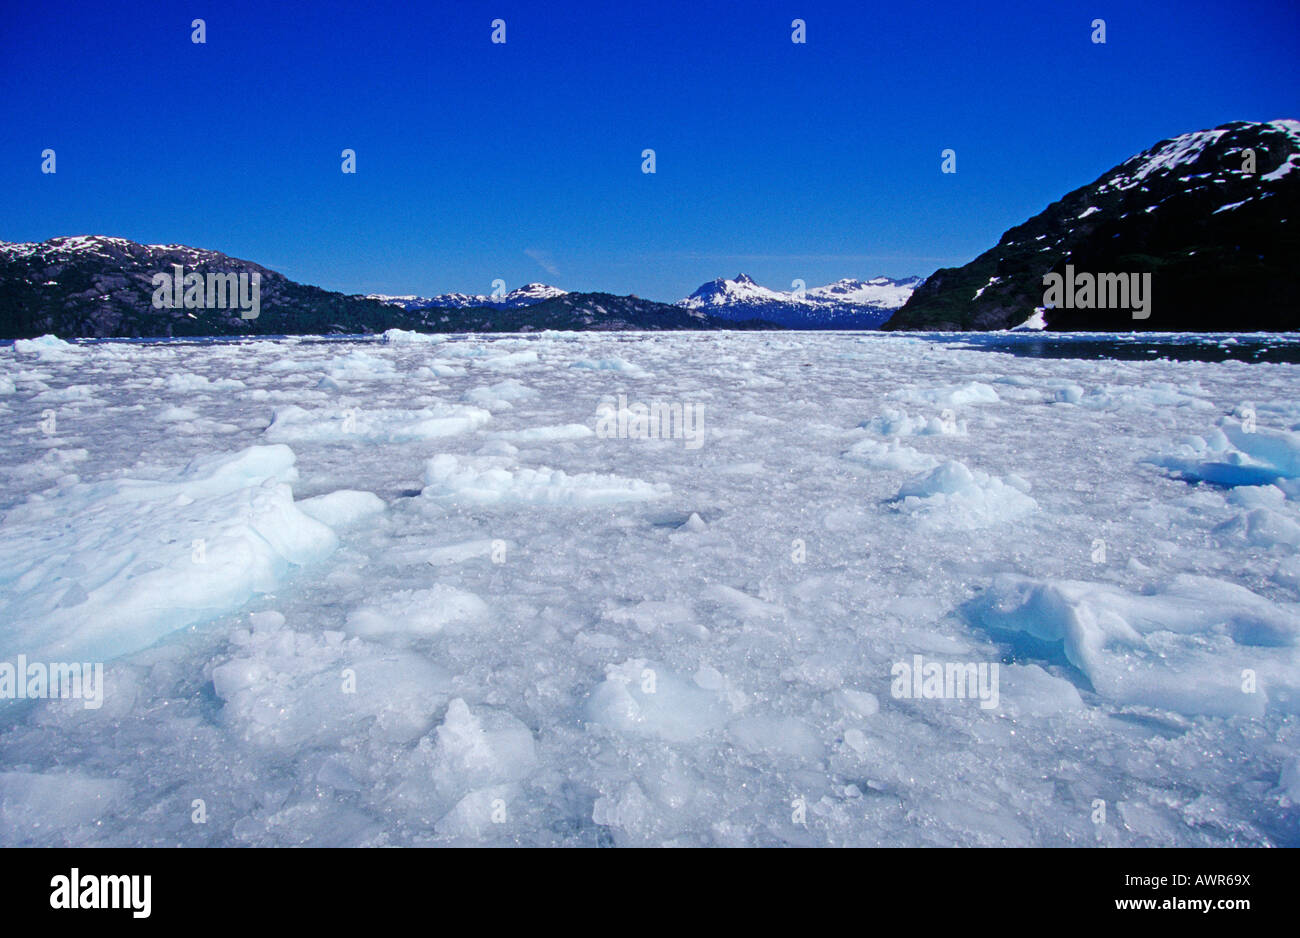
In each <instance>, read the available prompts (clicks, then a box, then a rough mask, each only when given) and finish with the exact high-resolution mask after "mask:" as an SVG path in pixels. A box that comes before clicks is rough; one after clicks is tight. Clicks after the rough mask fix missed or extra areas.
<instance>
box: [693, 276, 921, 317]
mask: <svg viewBox="0 0 1300 938" xmlns="http://www.w3.org/2000/svg"><path fill="white" fill-rule="evenodd" d="M920 282H921V278H920V277H909V278H907V279H905V280H892V279H890V278H889V277H873V278H872V279H870V280H857V279H854V278H850V277H846V278H844V279H842V280H837V281H836V282H834V283H829V284H826V285H825V286H820V287H813V288H811V289H805V290H803V291H796V290H785V291H782V290H773V289H770V288H768V287H764V286H762V285H761V284H759V283H757V282H756V281H755V280H754V278H752V277H750V276H749V275H748V274H744V273H740V274H737V275H736V276H735V277H734V278H732V279H728V278H725V277H719V278H718V279H716V280H710V281H709V282H708V283H706V284H703V285H702V286H701V287H700V288H699V289H698V290H696V291H695V292H694V293H692V294H691V295H690V296H688V297H686V298H685V299H683V300H679V301H678V303H677V305H678V306H682V307H685V308H686V309H694V310H708V311H709V312H710V313H711V314H713V315H717V316H723V317H726V318H728V319H732V320H735V321H739V320H744V319H765V320H767V321H769V322H773V323H777V324H778V325H783V326H787V327H790V328H846V329H863V328H866V329H874V328H877V327H878V326H879V325H880V323H882V322H883V321H884V320H885V319H887V318H889V316H890V315H891V314H892V313H893V311H894V310H896V309H898V308H899V307H901V306H902V305H903V304H904V303H906V302H907V298H908V297H909V296H911V295H912V291H913V290H915V289H916V287H917V285H918V284H920Z"/></svg>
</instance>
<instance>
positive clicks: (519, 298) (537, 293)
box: [365, 283, 568, 310]
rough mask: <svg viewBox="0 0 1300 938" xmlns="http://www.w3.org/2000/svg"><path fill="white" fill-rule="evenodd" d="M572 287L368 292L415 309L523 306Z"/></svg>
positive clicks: (372, 296)
mask: <svg viewBox="0 0 1300 938" xmlns="http://www.w3.org/2000/svg"><path fill="white" fill-rule="evenodd" d="M567 292H568V291H567V290H561V289H560V288H559V287H552V286H547V285H546V284H544V283H526V284H524V285H523V286H522V287H518V288H516V289H514V290H511V291H510V292H509V293H506V294H504V295H502V296H500V297H494V296H490V295H486V294H472V293H441V294H439V295H438V296H387V295H385V294H383V293H368V294H366V296H365V299H367V300H378V301H379V302H381V303H387V304H388V305H390V306H400V307H401V308H402V309H405V310H413V309H430V308H436V309H469V308H472V307H477V308H482V309H520V308H521V307H524V306H532V305H533V304H535V303H540V302H542V301H543V300H550V299H554V298H555V297H557V296H564V295H565V294H566V293H567Z"/></svg>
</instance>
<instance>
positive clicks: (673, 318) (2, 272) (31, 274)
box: [0, 235, 776, 339]
mask: <svg viewBox="0 0 1300 938" xmlns="http://www.w3.org/2000/svg"><path fill="white" fill-rule="evenodd" d="M176 265H179V266H180V267H181V273H182V275H185V274H191V273H197V274H200V275H201V280H202V284H203V285H202V287H200V289H201V290H203V291H204V292H205V294H206V292H207V291H208V290H210V289H211V287H210V285H209V282H208V275H209V274H211V275H217V274H224V275H233V278H234V280H238V278H239V277H241V276H242V277H243V278H244V283H243V285H242V287H243V291H244V292H243V293H242V294H238V295H234V296H232V295H231V294H230V293H229V292H224V293H222V294H216V293H213V294H212V295H213V297H216V298H217V299H219V300H222V298H223V297H224V299H223V301H222V305H223V307H224V308H200V307H195V308H189V309H187V308H185V307H184V305H178V308H169V307H166V306H164V307H163V308H158V307H156V306H155V305H154V302H153V301H154V297H155V290H156V289H157V288H158V287H157V285H156V284H155V282H154V277H155V275H157V274H171V275H173V276H174V274H175V266H176ZM253 275H257V288H256V290H254V288H253ZM224 286H225V285H223V287H224ZM229 287H230V289H237V288H238V287H239V285H238V284H237V283H234V282H232V283H231V284H229ZM178 295H179V296H180V298H181V299H183V294H182V291H178ZM254 295H255V296H256V297H257V309H256V313H257V315H256V316H251V315H249V314H251V313H252V312H254V310H253V308H252V307H251V305H249V304H244V305H243V306H241V304H240V300H242V299H249V300H251V299H252V297H253V296H254ZM205 299H207V297H206V295H205ZM419 299H420V298H418V297H386V298H385V300H384V301H381V300H379V299H378V298H374V297H363V296H346V295H344V294H342V293H333V292H331V291H329V290H322V289H320V288H319V287H313V286H307V285H305V284H301V283H295V282H294V281H292V280H289V279H288V278H287V277H285V276H284V275H283V274H278V273H276V272H275V271H273V270H269V269H268V268H266V267H263V266H261V265H260V264H254V263H253V262H251V261H245V260H238V259H236V258H233V257H228V256H227V255H225V254H221V253H219V252H217V251H208V250H203V249H201V248H193V247H188V246H186V245H181V244H139V243H137V242H134V241H128V240H127V239H125V238H113V237H107V236H104V235H81V236H76V237H61V238H51V239H50V240H48V241H43V242H40V243H17V244H14V243H8V242H4V241H0V338H11V339H18V338H30V337H32V336H38V335H42V334H45V333H53V334H55V335H58V336H61V337H63V338H76V337H99V338H105V337H113V338H135V337H159V336H210V335H327V334H366V333H378V332H383V331H385V330H387V329H408V330H416V331H424V332H531V331H537V330H541V329H559V330H616V329H652V330H666V329H747V328H776V327H775V326H773V325H772V324H771V323H763V322H746V323H733V322H731V321H729V320H726V319H721V318H717V317H714V316H710V315H708V314H705V313H701V312H697V311H691V310H683V309H681V308H680V307H677V306H673V305H670V304H667V303H655V302H652V301H650V300H643V299H641V298H639V297H635V296H613V295H611V294H608V293H566V292H565V291H563V290H559V289H557V288H555V287H548V286H545V285H543V284H529V285H528V286H526V287H521V288H520V289H518V290H515V291H513V292H512V293H509V294H506V295H505V297H504V298H503V299H502V300H500V301H496V302H497V305H496V306H489V307H481V306H474V305H469V306H452V305H448V306H445V307H442V306H422V305H412V306H411V307H410V308H407V307H406V306H405V305H403V302H394V301H417V300H419ZM442 299H445V298H442ZM466 299H467V300H469V301H477V300H479V299H484V298H481V297H467V298H466ZM246 315H247V316H248V318H245V316H246Z"/></svg>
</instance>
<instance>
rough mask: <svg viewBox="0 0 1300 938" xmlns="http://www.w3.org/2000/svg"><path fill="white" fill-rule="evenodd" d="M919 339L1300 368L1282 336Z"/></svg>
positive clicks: (1028, 352) (1031, 353)
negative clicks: (1277, 363)
mask: <svg viewBox="0 0 1300 938" xmlns="http://www.w3.org/2000/svg"><path fill="white" fill-rule="evenodd" d="M917 335H918V336H919V337H920V338H924V339H926V340H927V341H930V342H936V343H940V344H944V345H956V346H959V347H961V348H970V349H979V350H982V351H986V352H1005V353H1007V354H1010V355H1018V356H1020V357H1022V358H1078V359H1093V360H1095V359H1111V360H1116V361H1159V360H1160V359H1165V360H1167V361H1179V362H1223V361H1240V362H1250V363H1255V362H1285V363H1289V364H1300V335H1287V334H1279V333H1240V334H1237V335H1228V334H1225V333H1215V334H1205V333H1199V334H1181V335H1180V334H1171V333H1159V334H1155V335H1134V334H1129V333H1097V332H1088V333H1060V332H1058V333H1048V334H1043V333H1021V332H1010V333H1009V332H994V333H980V334H971V333H928V334H921V333H917Z"/></svg>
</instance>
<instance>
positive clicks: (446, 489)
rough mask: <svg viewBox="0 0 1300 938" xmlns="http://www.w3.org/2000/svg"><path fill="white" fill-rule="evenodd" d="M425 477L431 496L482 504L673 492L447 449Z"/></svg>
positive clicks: (597, 501) (600, 501)
mask: <svg viewBox="0 0 1300 938" xmlns="http://www.w3.org/2000/svg"><path fill="white" fill-rule="evenodd" d="M424 480H425V483H426V486H425V489H424V492H423V495H424V497H426V498H431V499H434V500H445V501H455V502H466V503H469V504H482V505H491V504H498V503H525V504H540V505H578V506H588V505H611V504H617V503H619V502H639V501H645V500H647V499H654V498H660V497H662V496H664V495H667V494H669V492H670V491H671V489H670V488H669V486H668V485H666V484H665V483H662V482H659V483H650V482H644V481H642V480H640V479H626V478H623V477H621V476H616V475H605V474H601V473H594V472H583V473H578V474H577V475H572V476H571V475H568V474H567V473H565V472H564V471H562V470H560V469H549V468H547V467H545V466H540V467H538V468H535V469H534V468H530V467H522V468H515V469H508V468H505V466H504V465H502V460H501V459H500V458H499V457H475V458H470V457H458V456H454V455H451V454H447V453H444V454H442V455H440V456H435V457H434V458H433V459H431V460H429V462H428V465H427V467H426V469H425V474H424Z"/></svg>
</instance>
